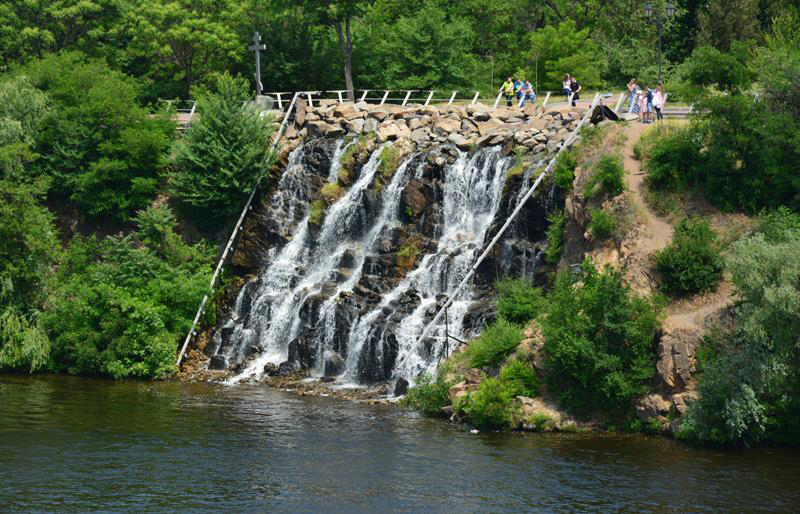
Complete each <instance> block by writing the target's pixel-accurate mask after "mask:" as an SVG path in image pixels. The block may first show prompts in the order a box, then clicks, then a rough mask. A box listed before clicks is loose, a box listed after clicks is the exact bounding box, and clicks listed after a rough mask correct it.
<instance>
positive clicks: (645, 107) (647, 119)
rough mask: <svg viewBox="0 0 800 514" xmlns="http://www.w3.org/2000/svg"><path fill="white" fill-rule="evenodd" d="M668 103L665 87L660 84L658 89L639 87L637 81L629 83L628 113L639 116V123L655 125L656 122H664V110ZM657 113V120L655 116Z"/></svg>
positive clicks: (632, 80)
mask: <svg viewBox="0 0 800 514" xmlns="http://www.w3.org/2000/svg"><path fill="white" fill-rule="evenodd" d="M666 102H667V95H666V94H665V93H664V86H663V85H662V84H659V85H658V87H657V88H655V89H652V88H649V87H644V86H641V87H640V86H639V84H638V83H637V82H636V79H631V81H630V82H628V113H633V114H638V115H639V121H640V122H642V123H653V121H656V120H663V119H664V115H663V114H662V112H661V111H662V109H664V104H665V103H666ZM654 113H655V118H656V119H655V120H654V119H653V114H654Z"/></svg>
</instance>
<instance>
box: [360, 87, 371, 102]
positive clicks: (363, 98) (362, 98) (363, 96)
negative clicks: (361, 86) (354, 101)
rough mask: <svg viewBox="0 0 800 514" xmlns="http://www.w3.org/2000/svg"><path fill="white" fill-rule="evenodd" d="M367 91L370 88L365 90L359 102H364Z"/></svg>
mask: <svg viewBox="0 0 800 514" xmlns="http://www.w3.org/2000/svg"><path fill="white" fill-rule="evenodd" d="M367 93H369V89H365V90H364V94H363V95H361V100H359V102H363V101H365V100H366V99H367Z"/></svg>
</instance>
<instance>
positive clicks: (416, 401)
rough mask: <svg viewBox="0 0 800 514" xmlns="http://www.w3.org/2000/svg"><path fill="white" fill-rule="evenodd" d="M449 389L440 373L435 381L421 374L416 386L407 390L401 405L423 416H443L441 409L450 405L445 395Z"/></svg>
mask: <svg viewBox="0 0 800 514" xmlns="http://www.w3.org/2000/svg"><path fill="white" fill-rule="evenodd" d="M449 389H450V384H449V383H447V382H446V381H445V380H444V378H443V377H442V373H441V372H440V373H439V374H438V375H437V377H436V380H433V379H432V378H431V376H430V375H427V374H423V375H421V376H420V377H419V378H418V379H417V383H416V385H415V386H414V387H411V388H409V390H408V393H407V394H406V396H405V397H404V398H403V400H402V405H404V406H407V407H410V408H412V409H414V410H417V411H419V412H421V413H422V414H423V415H425V416H430V417H440V416H443V413H442V408H443V407H445V406H446V405H450V398H449V397H448V395H447V392H448V390H449Z"/></svg>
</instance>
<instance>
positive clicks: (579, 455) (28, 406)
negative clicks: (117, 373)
mask: <svg viewBox="0 0 800 514" xmlns="http://www.w3.org/2000/svg"><path fill="white" fill-rule="evenodd" d="M798 457H800V453H798V452H796V451H790V450H761V449H760V450H749V451H742V450H737V451H718V450H707V449H697V448H692V447H688V446H685V445H682V444H679V443H676V442H674V441H671V440H668V439H662V438H655V437H643V436H619V435H580V434H565V435H552V434H551V435H540V434H495V433H480V434H470V433H469V432H468V431H466V430H464V429H463V428H461V427H458V426H453V425H450V424H448V423H444V422H441V421H436V420H429V419H424V418H421V417H419V416H417V415H415V414H413V413H409V412H407V411H404V410H402V409H397V408H392V407H386V406H369V405H361V404H356V403H352V402H345V401H340V400H333V399H329V398H309V397H300V396H297V395H294V394H291V393H286V392H282V391H276V390H272V389H268V388H265V387H263V386H236V387H227V386H222V385H215V384H181V383H159V382H132V381H129V382H111V381H104V380H95V379H86V378H71V377H23V376H0V511H6V510H16V511H20V510H21V511H53V510H58V511H81V512H84V511H90V510H103V511H118V510H136V511H146V512H161V511H175V510H180V511H189V510H216V511H226V512H253V511H261V512H284V511H290V512H385V511H405V512H408V511H416V512H418V511H440V512H523V511H586V510H590V511H619V510H656V511H677V510H680V511H686V510H691V511H720V510H726V511H731V510H735V511H740V512H753V511H770V510H771V511H798V510H800V487H799V486H800V459H798Z"/></svg>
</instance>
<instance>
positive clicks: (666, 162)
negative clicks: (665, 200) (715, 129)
mask: <svg viewBox="0 0 800 514" xmlns="http://www.w3.org/2000/svg"><path fill="white" fill-rule="evenodd" d="M701 145H702V140H701V139H700V138H699V137H697V135H696V133H695V132H694V131H693V130H692V129H691V128H683V129H676V130H674V131H673V132H671V133H668V134H666V135H664V136H663V137H662V138H660V139H658V140H657V141H655V142H653V144H652V147H651V149H650V151H649V155H648V156H647V162H646V163H645V170H646V171H647V177H646V179H645V180H646V182H647V185H648V187H650V188H651V189H655V190H658V191H677V190H679V189H683V188H686V187H687V186H689V185H690V184H693V183H695V182H696V181H697V179H698V177H699V173H700V170H701V169H702V168H703V156H702V154H701V152H700V150H701Z"/></svg>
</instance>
